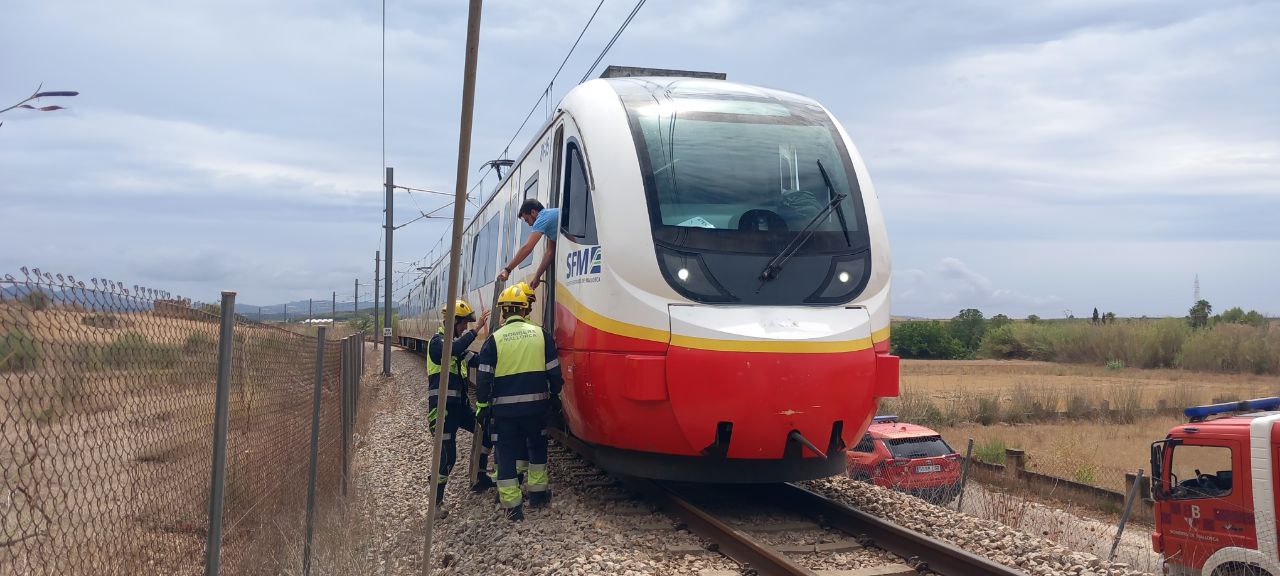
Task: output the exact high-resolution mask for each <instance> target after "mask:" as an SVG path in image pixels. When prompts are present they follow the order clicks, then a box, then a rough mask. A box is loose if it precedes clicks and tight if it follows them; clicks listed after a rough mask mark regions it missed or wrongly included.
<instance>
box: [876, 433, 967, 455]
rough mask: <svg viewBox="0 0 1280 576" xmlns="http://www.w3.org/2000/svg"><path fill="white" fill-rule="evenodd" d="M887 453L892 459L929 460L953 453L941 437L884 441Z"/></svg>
mask: <svg viewBox="0 0 1280 576" xmlns="http://www.w3.org/2000/svg"><path fill="white" fill-rule="evenodd" d="M884 444H885V446H887V447H888V448H889V453H890V454H893V457H894V458H931V457H934V456H946V455H947V454H952V453H954V452H955V451H954V450H952V449H951V447H950V446H948V445H947V441H946V440H943V439H942V437H941V436H919V437H916V438H891V439H888V440H885V441H884Z"/></svg>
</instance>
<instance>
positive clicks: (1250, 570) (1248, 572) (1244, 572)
mask: <svg viewBox="0 0 1280 576" xmlns="http://www.w3.org/2000/svg"><path fill="white" fill-rule="evenodd" d="M1213 576H1272V575H1271V573H1270V572H1267V571H1266V570H1263V569H1262V568H1259V567H1257V566H1254V565H1252V564H1241V563H1239V562H1230V563H1227V564H1223V565H1222V566H1219V567H1217V568H1214V569H1213Z"/></svg>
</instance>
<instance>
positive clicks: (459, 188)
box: [387, 0, 482, 576]
mask: <svg viewBox="0 0 1280 576" xmlns="http://www.w3.org/2000/svg"><path fill="white" fill-rule="evenodd" d="M481 4H482V0H471V8H470V10H469V11H468V13H467V60H466V65H465V67H464V68H463V73H462V122H461V123H460V126H459V129H458V175H457V178H456V180H455V182H454V195H453V234H452V236H453V238H452V239H451V241H450V244H449V276H448V278H449V290H448V292H449V294H448V296H447V297H446V299H445V302H446V303H447V305H446V306H445V307H444V308H445V317H444V318H443V320H444V324H443V326H444V327H445V333H446V334H447V336H446V340H445V341H446V343H449V345H448V348H449V349H452V347H453V346H452V342H453V322H454V311H455V306H454V305H453V303H454V302H456V301H457V299H458V260H459V258H458V252H459V250H460V248H461V246H462V216H463V209H464V208H466V205H467V173H468V172H469V170H468V169H467V163H468V162H469V161H470V159H471V117H472V112H473V110H474V108H475V98H476V55H477V52H479V46H480V7H481ZM388 194H390V192H388ZM390 209H391V205H390V203H388V204H387V210H388V211H390ZM387 232H388V234H390V230H388V231H387ZM387 245H388V246H390V241H389V240H388V244H387ZM387 261H388V262H390V261H391V253H390V251H388V252H387ZM443 381H444V382H446V383H447V382H449V374H448V371H446V372H445V375H444V380H443ZM439 390H440V392H439V397H438V398H439V401H438V402H437V403H436V407H437V409H438V410H439V411H440V413H439V415H437V416H436V430H435V438H434V442H433V446H434V449H433V450H432V451H431V469H430V471H429V475H428V478H434V477H435V475H436V474H438V473H439V470H440V452H441V450H442V449H443V444H444V419H445V418H446V414H445V404H446V402H445V400H447V396H446V395H447V394H448V393H449V386H447V385H445V386H441V387H440V388H439ZM435 485H436V484H435V482H427V486H428V487H429V490H431V491H432V492H434V491H435ZM435 523H436V499H435V494H434V493H433V494H431V495H429V496H428V497H427V533H426V535H425V536H426V539H425V541H424V542H423V545H422V573H423V574H424V576H425V575H429V574H431V566H432V562H431V542H432V539H433V538H432V537H433V535H434V533H435Z"/></svg>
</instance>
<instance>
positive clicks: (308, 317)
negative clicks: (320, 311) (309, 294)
mask: <svg viewBox="0 0 1280 576" xmlns="http://www.w3.org/2000/svg"><path fill="white" fill-rule="evenodd" d="M311 314H312V312H311V299H310V298H307V322H310V321H311V318H312V315H311Z"/></svg>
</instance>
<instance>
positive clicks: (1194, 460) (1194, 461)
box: [1169, 444, 1233, 500]
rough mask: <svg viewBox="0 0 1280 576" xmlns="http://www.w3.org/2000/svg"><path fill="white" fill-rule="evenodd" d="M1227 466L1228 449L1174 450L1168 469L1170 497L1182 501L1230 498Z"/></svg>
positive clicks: (1229, 468) (1188, 447) (1185, 446)
mask: <svg viewBox="0 0 1280 576" xmlns="http://www.w3.org/2000/svg"><path fill="white" fill-rule="evenodd" d="M1231 462H1232V460H1231V447H1229V446H1201V445H1195V444H1181V445H1178V446H1174V447H1173V454H1172V455H1171V456H1170V466H1169V487H1170V490H1169V492H1170V497H1171V498H1173V499H1174V500H1185V499H1192V498H1221V497H1223V496H1227V495H1228V494H1231V488H1232V486H1231V485H1232V480H1233V478H1232V476H1233V474H1232V465H1231Z"/></svg>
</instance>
